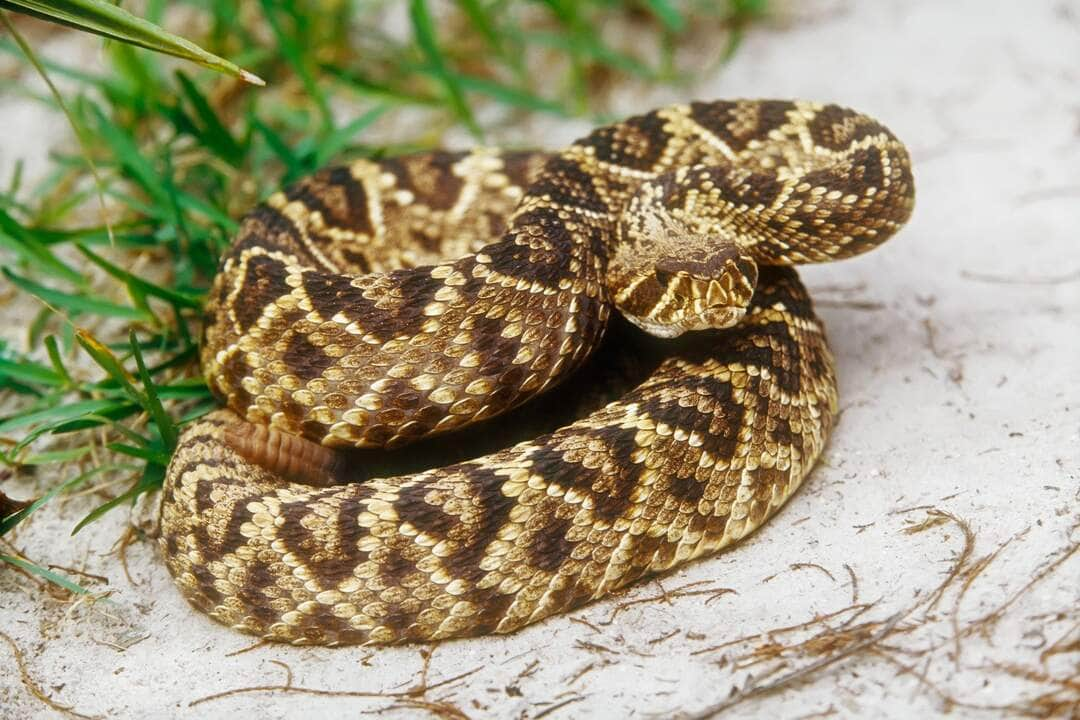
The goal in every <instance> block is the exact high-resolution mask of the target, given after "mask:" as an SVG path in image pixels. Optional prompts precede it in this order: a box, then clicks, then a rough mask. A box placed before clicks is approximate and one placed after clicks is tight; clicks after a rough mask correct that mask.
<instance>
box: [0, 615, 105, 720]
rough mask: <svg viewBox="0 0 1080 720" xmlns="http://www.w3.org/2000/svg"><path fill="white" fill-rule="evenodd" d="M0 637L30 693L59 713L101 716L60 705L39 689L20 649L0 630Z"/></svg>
mask: <svg viewBox="0 0 1080 720" xmlns="http://www.w3.org/2000/svg"><path fill="white" fill-rule="evenodd" d="M0 638H3V639H4V640H5V641H6V642H7V644H8V645H10V646H11V652H12V653H13V654H14V655H15V665H16V666H17V667H18V668H19V676H20V678H21V679H22V683H23V687H25V688H26V689H27V690H29V691H30V694H31V695H33V696H34V697H36V698H37V699H38V700H40V701H41V702H43V703H45V704H46V705H48V706H49V707H50V708H52V709H53V710H56V711H57V712H59V713H63V714H64V715H67V716H69V717H74V718H80V719H82V720H99V719H100V718H102V717H103V716H101V715H85V714H83V713H81V712H79V711H77V710H76V709H75V708H73V707H72V706H70V705H61V704H60V703H58V702H56V701H55V700H53V699H52V698H51V697H49V696H48V695H46V694H45V691H44V690H42V689H41V686H40V685H38V684H37V683H36V682H34V679H33V678H32V677H30V671H29V670H27V668H26V658H25V657H24V656H23V653H22V650H21V649H19V646H18V644H16V642H15V641H14V640H13V639H12V638H11V637H10V636H9V635H8V634H7V633H5V632H3V631H0Z"/></svg>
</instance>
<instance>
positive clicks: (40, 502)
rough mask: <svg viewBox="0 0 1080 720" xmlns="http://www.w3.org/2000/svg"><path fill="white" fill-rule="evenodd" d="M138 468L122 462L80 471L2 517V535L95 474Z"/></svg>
mask: <svg viewBox="0 0 1080 720" xmlns="http://www.w3.org/2000/svg"><path fill="white" fill-rule="evenodd" d="M138 469H139V468H138V466H136V465H130V464H128V465H124V464H120V465H99V466H98V467H95V468H91V469H90V470H87V471H86V472H84V473H80V474H79V475H76V476H75V477H73V478H71V479H70V480H66V481H64V482H62V483H60V484H59V485H57V486H56V487H54V488H53V489H51V490H49V491H48V492H47V493H45V494H44V495H42V496H41V497H39V498H38V499H37V500H35V501H34V502H32V503H30V504H29V505H27V506H26V507H24V508H23V509H22V510H19V511H18V512H15V513H12V514H11V515H8V516H7V517H4V518H0V537H3V536H4V535H5V534H7V533H8V532H10V531H11V529H12V528H13V527H15V526H16V525H18V524H19V523H21V522H22V521H23V520H25V519H26V518H27V517H29V516H30V515H32V514H33V513H35V512H37V511H38V509H40V508H41V507H42V506H44V505H45V504H46V503H47V502H49V501H50V500H52V499H53V498H54V497H56V496H57V495H59V494H60V493H62V492H67V491H68V490H70V489H72V488H74V487H76V486H78V485H81V484H82V483H84V482H85V481H87V480H89V479H90V478H92V477H94V476H95V475H100V474H102V473H104V472H117V471H135V470H138Z"/></svg>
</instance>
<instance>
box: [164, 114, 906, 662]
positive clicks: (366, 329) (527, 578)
mask: <svg viewBox="0 0 1080 720" xmlns="http://www.w3.org/2000/svg"><path fill="white" fill-rule="evenodd" d="M913 198H914V186H913V182H912V176H911V170H910V165H909V160H908V156H907V152H906V150H905V149H904V147H903V145H902V144H901V143H900V142H899V141H898V140H897V139H896V138H895V137H894V136H893V135H892V134H891V133H890V132H889V131H888V130H887V129H886V128H884V127H883V126H882V125H880V124H879V123H877V122H876V121H874V120H872V119H870V118H868V117H866V116H864V115H861V114H858V113H855V112H853V111H851V110H847V109H844V108H840V107H837V106H833V105H820V104H814V103H807V102H785V101H736V102H710V103H693V104H691V105H687V106H675V107H669V108H665V109H662V110H658V111H654V112H651V113H648V114H645V115H641V116H637V117H633V118H630V119H628V120H625V121H623V122H619V123H616V124H613V125H610V126H608V127H603V128H600V129H599V130H596V131H595V132H593V133H592V134H590V135H589V136H588V137H586V138H584V139H582V140H579V141H578V142H575V143H574V144H573V145H571V146H570V147H569V148H567V149H566V150H564V151H562V152H559V153H554V154H543V153H510V152H500V151H497V150H476V151H473V152H467V153H448V152H435V153H429V154H421V155H413V156H406V157H401V158H395V159H389V160H382V161H378V162H372V161H359V162H356V163H354V164H352V165H350V166H348V167H337V168H333V169H328V170H323V171H321V172H318V173H316V174H315V175H313V176H311V177H310V178H308V179H306V180H304V181H302V182H300V183H298V184H296V185H294V186H293V187H291V188H289V189H286V190H285V191H283V192H280V193H278V194H275V195H274V196H272V197H271V198H270V199H269V200H268V201H267V202H266V203H265V204H264V205H262V206H260V207H259V208H257V209H256V210H255V211H253V212H252V213H251V214H250V215H249V216H248V217H247V218H246V219H245V220H244V222H243V224H242V226H241V229H240V231H239V233H238V236H237V238H236V241H235V243H234V244H233V246H232V248H231V249H230V250H229V252H228V253H227V254H226V256H225V257H224V259H223V261H222V264H221V268H220V272H219V274H218V276H217V278H216V279H215V283H214V286H213V289H212V290H211V299H210V301H209V305H208V309H207V320H206V323H207V324H206V329H205V337H204V342H203V346H202V365H203V369H204V372H205V374H206V377H207V379H208V381H209V382H210V384H211V387H212V388H213V390H214V392H215V394H216V395H217V396H218V397H220V398H221V399H222V400H223V401H224V402H225V403H226V404H227V406H228V409H226V410H218V411H215V412H213V413H211V414H209V415H207V416H206V417H204V418H203V419H201V420H200V421H198V422H195V423H193V424H192V425H191V426H190V427H189V428H188V429H186V431H185V432H184V433H183V435H182V437H181V440H180V443H179V448H178V449H177V451H176V453H175V456H174V457H173V459H172V462H171V464H170V466H169V469H168V473H167V477H166V480H165V484H164V489H163V492H162V508H161V520H162V522H161V540H160V543H161V548H162V552H163V554H164V557H165V560H166V563H167V564H168V567H169V569H170V571H171V572H172V574H173V576H174V577H175V579H176V582H177V584H178V585H179V587H180V589H181V590H182V591H183V593H184V595H185V596H186V597H187V598H188V600H190V601H191V602H192V603H193V604H194V605H195V606H196V607H198V608H199V609H201V610H203V611H205V612H207V613H209V614H210V615H211V616H213V617H214V618H216V619H217V620H219V621H221V622H223V623H225V624H228V625H231V626H233V627H235V628H238V629H240V630H243V631H245V632H250V633H254V634H257V635H261V636H263V637H266V638H269V639H273V640H282V641H288V642H294V643H317V644H338V643H396V642H406V641H428V640H438V639H444V638H453V637H462V636H470V635H480V634H484V633H493V632H499V633H501V632H510V631H512V630H515V629H517V628H520V627H522V626H523V625H526V624H528V623H532V622H535V621H537V620H539V619H541V618H544V617H547V616H549V615H552V614H555V613H560V612H563V611H566V610H567V609H569V608H573V607H576V606H578V605H581V604H583V603H585V602H588V601H590V600H593V599H596V598H599V597H601V596H603V595H605V594H607V593H610V592H612V591H613V590H616V589H618V588H621V587H623V586H625V585H627V584H628V583H630V582H632V581H634V580H635V579H637V578H640V577H641V576H643V575H646V574H649V573H655V572H659V571H663V570H667V569H669V568H671V567H673V566H675V565H678V564H680V563H684V562H686V561H688V560H690V559H692V558H695V557H699V556H701V555H704V554H706V553H710V552H713V551H716V550H718V549H720V548H722V547H724V546H726V545H728V544H730V543H732V542H735V541H736V540H738V539H740V538H742V537H744V536H745V535H747V534H748V533H749V532H751V531H753V530H754V529H756V528H757V527H759V526H760V525H761V524H762V523H763V522H764V521H765V520H766V519H767V518H768V517H769V516H770V515H772V514H773V513H774V512H775V511H776V510H777V508H779V507H780V506H781V505H782V504H783V503H784V502H785V501H786V500H787V498H788V497H789V496H790V495H791V494H792V493H793V492H794V491H795V489H796V488H797V487H798V486H799V484H800V483H801V482H802V480H803V479H804V478H805V477H806V475H807V473H808V472H809V471H810V469H811V467H812V466H813V464H814V462H815V460H816V459H817V457H818V455H819V454H820V453H821V451H822V448H823V446H824V444H825V441H826V437H827V435H828V432H829V430H830V428H831V426H832V423H833V419H834V417H835V413H836V382H835V378H834V374H833V367H832V358H831V355H830V353H829V350H828V347H827V346H826V343H825V336H824V334H823V329H822V326H821V323H820V321H819V320H818V319H817V318H816V317H815V316H814V314H813V310H812V307H811V304H810V300H809V298H808V297H807V295H806V292H805V290H804V289H803V287H802V285H801V284H800V282H799V280H798V277H797V276H796V274H795V272H794V271H793V270H792V269H790V268H787V267H782V266H787V265H790V264H793V263H798V262H819V261H825V260H832V259H838V258H844V257H848V256H851V255H854V254H856V253H860V252H863V251H865V250H868V249H870V248H873V247H875V246H876V245H878V244H879V243H881V242H882V241H884V240H885V239H886V238H888V237H889V236H890V235H891V234H892V233H894V232H895V231H896V230H897V228H898V227H899V226H900V225H902V224H903V223H904V222H905V221H906V219H907V218H908V216H909V215H910V213H911V210H912V206H913ZM612 307H614V308H616V309H618V310H619V311H620V313H621V315H622V316H623V317H625V318H627V319H628V320H630V321H631V322H633V323H634V324H635V325H638V326H639V327H641V328H643V329H645V330H646V331H648V332H649V333H651V334H652V335H655V336H659V337H667V338H670V337H674V336H676V335H680V334H682V333H683V332H684V331H688V330H690V331H695V332H690V333H687V334H686V335H684V336H683V337H681V338H679V339H678V340H665V341H662V342H660V341H657V342H658V346H659V347H661V348H663V349H664V352H665V353H666V354H665V356H664V357H663V358H661V359H659V360H657V362H656V363H655V364H654V366H652V367H651V368H649V370H648V372H646V373H645V377H644V379H642V380H641V382H640V384H638V385H637V386H636V387H634V388H633V389H630V390H629V391H628V392H626V393H625V394H623V395H622V396H621V397H618V399H616V400H615V401H614V402H610V403H609V404H606V405H603V406H601V407H596V408H595V409H594V410H593V411H592V412H591V413H590V414H587V415H586V416H584V417H582V418H580V419H578V420H576V421H574V422H572V423H570V424H568V425H566V426H564V427H560V428H558V429H556V430H554V432H550V433H548V434H545V435H542V436H540V437H538V438H536V439H534V440H526V441H524V442H520V443H518V444H516V445H514V446H512V447H509V448H506V449H502V450H497V451H495V452H493V453H492V454H488V455H486V456H484V457H480V458H478V459H474V460H465V461H462V462H456V463H453V464H450V465H447V466H444V467H439V468H436V469H428V470H420V471H414V472H407V473H405V474H401V475H397V476H394V477H388V478H374V479H368V480H367V481H365V482H357V481H356V480H357V479H358V478H360V477H362V475H363V474H364V472H363V467H361V466H365V465H366V464H368V462H369V460H368V459H367V458H370V457H372V456H373V455H372V454H371V453H370V452H369V453H367V454H365V453H364V452H363V451H352V452H349V451H340V450H336V449H335V448H389V449H393V448H395V447H400V446H402V445H404V444H406V443H409V442H411V441H416V440H422V439H424V438H427V437H429V436H433V435H439V434H442V433H445V432H447V431H451V430H455V429H458V428H460V427H462V426H464V425H467V424H469V423H473V422H476V421H480V420H484V419H486V418H491V417H493V416H496V415H499V414H500V413H503V412H505V411H508V410H510V409H511V408H514V407H516V406H518V405H520V404H522V403H524V402H525V401H526V400H528V399H529V398H531V397H533V396H535V395H536V394H538V393H540V392H542V391H544V390H546V389H548V388H550V387H552V386H554V385H556V384H557V383H560V382H562V381H563V380H564V379H565V378H567V376H568V374H570V373H571V371H572V370H574V369H575V368H577V367H578V366H580V365H582V364H583V363H584V362H585V360H586V358H587V357H588V356H589V355H590V353H591V352H592V351H593V350H594V348H596V347H597V345H598V343H599V342H600V340H601V336H602V335H603V334H604V332H605V327H607V326H608V325H609V310H610V308H612ZM720 328H727V329H720ZM631 334H632V333H631ZM615 355H616V356H618V351H616V352H615ZM612 372H614V371H612ZM600 377H601V380H599V381H597V382H601V384H602V382H603V377H604V376H603V375H601V376H600ZM580 385H581V384H580V383H579V385H578V386H577V389H575V390H574V394H573V398H576V397H577V396H578V395H586V394H588V387H586V388H585V389H584V390H583V389H582V387H581V386H580ZM564 387H565V386H564ZM566 397H567V398H570V395H567V396H566ZM530 407H532V405H531V404H530V405H528V406H526V407H524V408H522V409H521V410H520V411H517V412H516V414H515V416H522V415H523V414H527V413H528V412H529V408H530ZM498 424H499V423H498V422H497V423H494V424H492V423H487V424H486V426H487V427H488V428H491V427H496V426H498ZM454 442H457V441H456V440H455V441H454ZM399 454H400V453H399ZM369 474H370V473H369Z"/></svg>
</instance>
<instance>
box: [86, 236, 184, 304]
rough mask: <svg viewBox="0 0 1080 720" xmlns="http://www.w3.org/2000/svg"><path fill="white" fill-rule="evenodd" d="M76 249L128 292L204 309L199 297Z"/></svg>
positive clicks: (91, 253)
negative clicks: (150, 279)
mask: <svg viewBox="0 0 1080 720" xmlns="http://www.w3.org/2000/svg"><path fill="white" fill-rule="evenodd" d="M76 247H77V248H78V249H79V252H81V253H82V254H83V255H85V256H86V257H87V259H89V260H90V262H92V263H94V264H95V265H97V266H98V267H100V268H101V269H102V270H104V271H105V272H107V273H108V274H109V275H111V276H113V277H114V278H116V279H117V280H119V281H121V282H123V283H124V284H125V285H127V287H128V290H129V291H131V292H141V293H144V294H146V295H150V296H152V297H156V298H160V299H162V300H164V301H165V302H167V303H169V304H171V305H176V306H178V307H184V308H191V309H193V310H198V309H199V308H201V307H202V299H201V298H200V297H199V296H197V295H192V294H189V293H182V292H178V291H176V290H170V289H168V288H164V287H161V286H160V285H155V284H154V283H152V282H150V281H148V280H144V279H142V278H141V277H138V276H137V275H132V274H131V273H129V272H128V271H127V270H124V269H123V268H121V267H118V266H116V265H113V264H112V263H111V262H109V261H108V260H106V259H105V258H103V257H101V256H100V255H98V254H97V253H95V252H93V251H92V250H90V249H89V248H87V247H84V246H83V245H76Z"/></svg>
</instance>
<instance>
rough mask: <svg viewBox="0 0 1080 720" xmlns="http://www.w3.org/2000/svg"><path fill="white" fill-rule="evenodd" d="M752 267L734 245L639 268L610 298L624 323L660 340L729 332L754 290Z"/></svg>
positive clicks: (748, 260)
mask: <svg viewBox="0 0 1080 720" xmlns="http://www.w3.org/2000/svg"><path fill="white" fill-rule="evenodd" d="M757 276H758V271H757V263H755V262H754V261H753V259H751V258H749V257H747V256H746V255H744V254H742V253H741V252H740V249H739V248H738V247H737V246H736V245H734V244H733V243H720V244H719V246H718V247H713V248H710V249H709V251H708V252H704V253H696V254H694V255H691V256H687V257H676V256H672V255H666V256H662V257H660V258H658V259H656V260H655V261H654V262H653V263H652V264H651V266H648V265H643V266H641V267H640V268H638V269H637V270H636V271H635V272H633V273H631V274H630V277H629V278H628V279H627V280H624V281H623V283H622V286H621V288H620V289H618V290H617V291H616V292H615V306H616V307H617V308H618V309H619V311H620V312H621V313H622V314H623V316H624V317H626V319H627V320H629V321H630V322H632V323H634V324H635V325H637V326H638V327H639V328H641V329H642V330H644V331H645V332H647V333H649V334H650V335H655V336H657V337H662V338H673V337H678V336H679V335H682V334H683V333H684V332H687V331H689V330H707V329H709V328H725V327H731V326H732V325H734V324H735V323H737V322H739V320H741V319H742V317H743V315H745V314H746V308H747V306H748V305H749V304H750V298H751V297H752V296H753V294H754V288H755V287H756V286H757Z"/></svg>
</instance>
